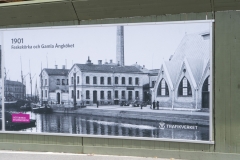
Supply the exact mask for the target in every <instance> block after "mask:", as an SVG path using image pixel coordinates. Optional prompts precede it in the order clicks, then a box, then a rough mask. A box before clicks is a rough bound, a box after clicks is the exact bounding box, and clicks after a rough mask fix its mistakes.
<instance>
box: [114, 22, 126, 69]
mask: <svg viewBox="0 0 240 160" xmlns="http://www.w3.org/2000/svg"><path fill="white" fill-rule="evenodd" d="M116 49H117V50H116V52H117V54H116V56H117V59H116V62H119V64H120V66H124V28H123V26H117V48H116Z"/></svg>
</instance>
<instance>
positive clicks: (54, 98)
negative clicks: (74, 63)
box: [39, 66, 69, 104]
mask: <svg viewBox="0 0 240 160" xmlns="http://www.w3.org/2000/svg"><path fill="white" fill-rule="evenodd" d="M68 71H69V70H68V69H65V66H63V68H62V69H58V68H57V66H56V67H55V69H49V68H45V69H43V70H42V72H41V74H40V75H39V76H40V79H41V81H40V90H41V94H40V95H41V97H42V99H43V101H48V102H52V103H57V104H60V103H61V102H68ZM41 97H40V98H41Z"/></svg>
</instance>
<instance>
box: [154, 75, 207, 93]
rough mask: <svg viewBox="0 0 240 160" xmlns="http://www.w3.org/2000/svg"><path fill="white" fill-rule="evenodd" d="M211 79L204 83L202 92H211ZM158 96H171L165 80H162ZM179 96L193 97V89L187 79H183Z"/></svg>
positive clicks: (179, 88)
mask: <svg viewBox="0 0 240 160" xmlns="http://www.w3.org/2000/svg"><path fill="white" fill-rule="evenodd" d="M209 86H210V81H209V77H208V78H207V79H206V80H205V81H204V83H203V88H202V92H209V91H210V87H209ZM157 96H169V89H168V85H167V83H166V81H165V79H162V80H161V81H160V83H159V85H158V89H157ZM178 96H192V88H191V85H190V83H189V81H188V80H187V78H186V77H183V79H182V80H181V82H180V84H179V87H178Z"/></svg>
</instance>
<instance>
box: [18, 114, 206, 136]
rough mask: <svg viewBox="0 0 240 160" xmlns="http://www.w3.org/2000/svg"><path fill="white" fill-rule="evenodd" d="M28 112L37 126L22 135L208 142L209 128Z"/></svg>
mask: <svg viewBox="0 0 240 160" xmlns="http://www.w3.org/2000/svg"><path fill="white" fill-rule="evenodd" d="M27 113H28V114H30V117H31V119H36V127H33V128H28V129H23V130H21V131H22V132H24V131H27V132H34V133H66V134H88V135H105V136H130V137H150V138H151V137H152V138H168V139H188V140H209V126H195V125H194V126H190V128H189V127H187V126H184V125H183V124H171V123H168V122H160V123H159V122H155V121H146V120H132V119H124V118H108V117H100V116H85V115H76V114H60V113H53V114H35V113H32V112H27ZM169 126H170V127H169Z"/></svg>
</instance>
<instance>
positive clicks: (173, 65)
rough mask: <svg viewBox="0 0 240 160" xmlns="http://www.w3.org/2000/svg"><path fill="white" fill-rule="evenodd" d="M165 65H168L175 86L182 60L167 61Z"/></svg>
mask: <svg viewBox="0 0 240 160" xmlns="http://www.w3.org/2000/svg"><path fill="white" fill-rule="evenodd" d="M165 65H166V67H167V70H168V74H169V76H170V78H171V80H172V83H173V86H174V85H175V84H176V81H177V78H178V76H179V71H180V69H181V65H182V61H178V60H171V61H165Z"/></svg>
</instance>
